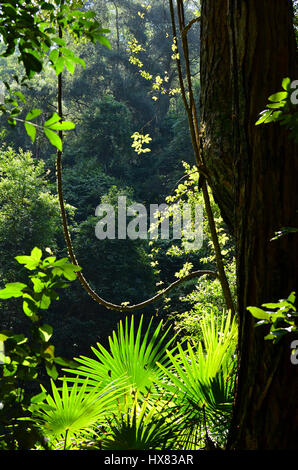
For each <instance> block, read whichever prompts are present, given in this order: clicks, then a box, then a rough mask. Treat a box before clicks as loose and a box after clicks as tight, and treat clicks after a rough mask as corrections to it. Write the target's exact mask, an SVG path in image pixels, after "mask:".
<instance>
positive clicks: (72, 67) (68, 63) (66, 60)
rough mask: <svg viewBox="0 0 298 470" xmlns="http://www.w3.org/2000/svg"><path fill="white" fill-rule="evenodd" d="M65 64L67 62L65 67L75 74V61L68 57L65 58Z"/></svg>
mask: <svg viewBox="0 0 298 470" xmlns="http://www.w3.org/2000/svg"><path fill="white" fill-rule="evenodd" d="M64 64H65V67H66V68H67V70H68V71H69V72H70V73H71V74H73V73H74V71H75V65H74V63H73V62H71V61H70V60H68V59H64Z"/></svg>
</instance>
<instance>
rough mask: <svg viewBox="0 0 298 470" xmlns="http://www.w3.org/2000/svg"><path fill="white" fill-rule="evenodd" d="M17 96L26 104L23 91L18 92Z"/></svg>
mask: <svg viewBox="0 0 298 470" xmlns="http://www.w3.org/2000/svg"><path fill="white" fill-rule="evenodd" d="M15 94H16V95H17V96H18V97H19V98H20V100H22V101H23V103H26V98H25V96H24V95H23V93H22V92H21V91H16V92H15Z"/></svg>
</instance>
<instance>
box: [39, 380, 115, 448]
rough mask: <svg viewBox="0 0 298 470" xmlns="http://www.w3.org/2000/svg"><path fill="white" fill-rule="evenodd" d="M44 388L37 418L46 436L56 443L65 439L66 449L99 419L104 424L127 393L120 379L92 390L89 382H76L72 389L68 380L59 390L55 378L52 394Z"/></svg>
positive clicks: (52, 382) (64, 381)
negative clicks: (119, 400) (73, 439)
mask: <svg viewBox="0 0 298 470" xmlns="http://www.w3.org/2000/svg"><path fill="white" fill-rule="evenodd" d="M41 388H42V390H43V392H44V394H45V396H44V400H43V402H42V403H38V405H36V406H35V407H34V409H33V418H34V419H35V421H36V423H37V424H38V426H39V427H40V429H41V431H42V433H43V434H44V435H45V436H47V437H50V438H53V439H54V441H59V439H64V440H65V447H67V446H69V445H70V441H71V438H72V437H76V436H78V435H83V434H84V431H86V430H88V431H90V428H91V426H92V425H94V424H95V423H97V422H98V421H99V420H102V421H104V420H105V419H106V417H107V415H108V414H109V413H112V411H113V410H114V409H115V404H116V400H117V399H119V397H120V396H121V395H122V394H123V393H124V388H123V383H121V381H119V380H118V381H116V382H114V383H111V384H110V385H109V387H106V388H100V387H99V386H97V387H93V388H91V389H90V387H89V384H88V379H85V380H84V382H83V383H79V382H78V380H75V381H74V383H73V386H72V387H71V388H69V387H68V385H67V380H65V379H64V380H63V383H62V388H61V389H58V388H57V387H56V385H55V383H54V381H53V380H52V379H51V388H52V395H51V394H49V393H47V391H46V389H45V388H44V387H43V386H41Z"/></svg>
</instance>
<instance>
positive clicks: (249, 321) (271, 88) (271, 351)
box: [201, 0, 298, 449]
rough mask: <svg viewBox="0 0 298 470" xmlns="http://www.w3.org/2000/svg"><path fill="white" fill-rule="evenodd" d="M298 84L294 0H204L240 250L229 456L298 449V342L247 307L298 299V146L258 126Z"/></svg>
mask: <svg viewBox="0 0 298 470" xmlns="http://www.w3.org/2000/svg"><path fill="white" fill-rule="evenodd" d="M285 77H290V78H291V79H292V80H294V79H297V78H298V74H297V62H296V44H295V38H294V34H293V27H292V2H291V1H290V0H278V1H274V2H272V0H249V1H248V0H222V1H221V2H220V5H219V2H214V0H202V14H201V126H202V137H203V139H202V140H203V154H204V163H205V164H206V166H207V169H208V172H209V175H210V176H209V183H210V185H211V187H212V189H213V192H214V196H215V199H216V201H217V202H218V204H219V206H220V208H221V211H222V215H223V218H224V220H225V221H226V222H227V224H228V226H229V228H230V230H231V232H232V233H233V234H234V236H235V240H236V251H237V281H238V315H239V352H238V354H239V372H238V379H237V384H236V396H235V406H234V416H233V420H232V427H231V432H230V438H229V442H228V448H230V449H297V448H298V444H297V435H298V399H297V397H298V366H295V365H293V364H292V363H291V361H290V342H291V340H292V339H293V338H292V337H291V336H288V337H287V338H286V337H285V338H284V339H283V340H282V341H281V343H280V344H278V345H273V344H272V343H271V342H269V341H265V340H264V336H265V334H266V332H267V330H266V329H263V327H259V328H255V327H254V324H255V319H254V318H253V317H252V316H251V315H250V313H249V312H248V311H247V310H246V307H247V306H254V305H255V306H260V305H261V304H262V303H264V302H269V301H270V302H273V301H277V300H278V299H280V298H286V297H288V295H289V294H290V293H291V292H292V291H295V292H296V294H298V279H297V266H296V265H297V259H298V249H297V246H298V235H297V234H292V235H287V236H285V237H282V238H280V239H278V240H276V241H270V239H271V238H272V237H273V235H274V232H275V231H278V230H280V228H281V227H285V226H292V227H298V220H297V210H298V199H297V174H298V173H297V170H298V158H297V156H298V151H297V150H298V148H297V145H295V144H294V143H293V141H292V140H290V139H289V134H288V132H287V131H285V130H284V129H283V128H282V127H281V126H280V125H279V124H278V123H275V124H270V125H264V126H257V127H256V126H255V122H256V120H257V118H258V115H259V113H260V111H262V110H263V109H264V108H265V105H266V103H267V98H268V96H269V95H270V94H273V93H275V92H277V91H280V89H281V82H282V79H283V78H285Z"/></svg>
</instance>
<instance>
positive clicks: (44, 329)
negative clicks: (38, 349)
mask: <svg viewBox="0 0 298 470" xmlns="http://www.w3.org/2000/svg"><path fill="white" fill-rule="evenodd" d="M38 331H39V334H40V337H41V339H42V340H43V341H45V342H46V343H47V342H48V341H49V339H50V338H51V336H52V334H53V328H52V327H51V325H47V324H45V325H42V326H40V327H39V328H38Z"/></svg>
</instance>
